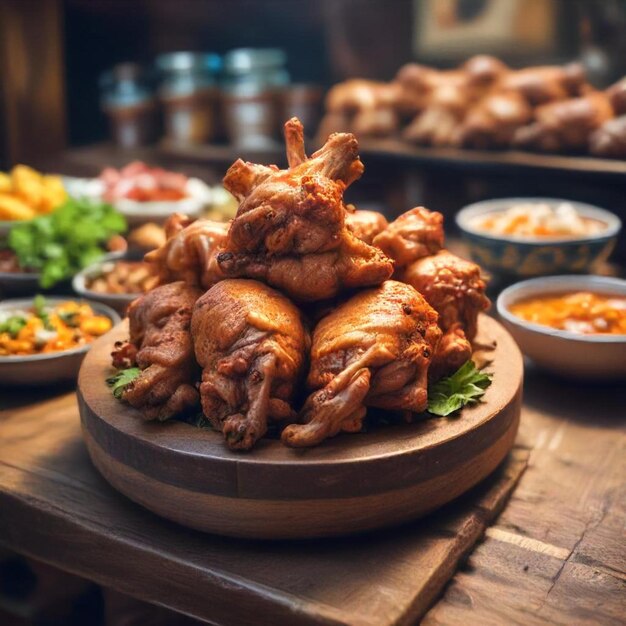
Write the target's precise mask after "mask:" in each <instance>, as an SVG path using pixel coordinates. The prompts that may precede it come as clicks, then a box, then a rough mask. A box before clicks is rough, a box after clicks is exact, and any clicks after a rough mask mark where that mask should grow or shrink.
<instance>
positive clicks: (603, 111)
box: [513, 91, 614, 152]
mask: <svg viewBox="0 0 626 626" xmlns="http://www.w3.org/2000/svg"><path fill="white" fill-rule="evenodd" d="M613 117H614V113H613V107H612V105H611V103H610V101H609V97H608V96H607V95H606V93H604V92H602V91H593V92H591V93H588V94H587V95H585V96H582V97H580V98H571V99H569V100H563V101H561V102H553V103H550V104H545V105H543V106H540V107H538V108H537V109H536V111H535V119H536V121H535V122H534V123H533V124H529V125H528V126H523V127H522V128H519V129H518V130H517V131H516V132H515V135H514V138H513V143H514V144H515V145H516V146H517V147H519V148H526V149H532V150H540V151H544V152H563V151H578V150H584V149H585V148H587V145H588V142H589V137H590V136H591V134H592V133H593V131H595V130H596V129H598V128H600V127H601V126H602V125H603V124H604V123H605V122H606V121H607V120H610V119H612V118H613Z"/></svg>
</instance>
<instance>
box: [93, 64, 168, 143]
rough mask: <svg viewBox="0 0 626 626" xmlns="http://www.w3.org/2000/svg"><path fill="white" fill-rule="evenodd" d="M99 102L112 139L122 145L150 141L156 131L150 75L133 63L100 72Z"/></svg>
mask: <svg viewBox="0 0 626 626" xmlns="http://www.w3.org/2000/svg"><path fill="white" fill-rule="evenodd" d="M99 86H100V93H101V95H100V104H101V107H102V110H103V111H104V113H105V114H106V115H107V117H108V118H109V126H110V129H111V136H112V138H113V141H114V142H115V143H116V144H117V145H119V146H121V147H123V148H136V147H138V146H145V145H147V144H150V143H152V142H153V141H155V140H156V138H157V133H158V107H157V102H156V98H155V97H154V93H153V90H152V85H151V77H150V75H149V74H148V73H147V72H146V71H145V70H144V69H143V68H142V67H141V66H140V65H137V64H136V63H120V64H119V65H116V66H114V67H113V68H112V69H111V70H109V71H107V72H105V73H104V74H102V75H101V76H100V80H99Z"/></svg>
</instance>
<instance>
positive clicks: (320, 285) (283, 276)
mask: <svg viewBox="0 0 626 626" xmlns="http://www.w3.org/2000/svg"><path fill="white" fill-rule="evenodd" d="M348 234H349V235H350V237H347V236H346V237H345V238H344V240H343V241H342V243H341V247H340V248H338V249H336V250H330V251H328V252H320V253H318V254H305V255H302V256H297V255H292V256H279V257H268V256H267V255H266V254H232V253H230V252H221V253H220V254H219V256H218V262H219V264H220V267H221V269H222V270H223V272H224V273H225V274H226V275H229V276H246V277H248V278H254V279H256V280H260V281H263V282H266V283H267V284H268V285H272V286H273V287H276V288H278V289H281V290H282V291H284V292H285V293H287V294H288V295H289V296H291V297H292V298H294V299H296V300H300V301H304V302H315V301H318V300H326V299H328V298H333V297H334V296H336V295H337V294H338V293H339V292H340V291H341V290H342V289H356V288H358V287H363V286H370V285H378V284H380V283H382V282H383V281H384V280H387V278H389V277H390V276H391V274H392V272H393V262H392V261H391V260H390V259H389V258H387V257H386V256H385V255H384V254H383V253H382V252H381V251H380V250H379V249H378V248H375V247H374V246H369V245H367V244H366V243H365V242H364V241H361V240H360V239H357V238H356V237H355V236H354V235H352V234H351V233H348Z"/></svg>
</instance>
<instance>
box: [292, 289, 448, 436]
mask: <svg viewBox="0 0 626 626" xmlns="http://www.w3.org/2000/svg"><path fill="white" fill-rule="evenodd" d="M440 337H441V330H440V329H439V327H438V326H437V313H436V312H435V311H434V310H433V309H432V308H431V307H430V306H429V305H428V303H427V302H426V301H425V300H424V298H423V297H422V296H421V295H420V294H419V293H418V292H417V291H415V289H413V288H412V287H411V286H410V285H406V284H404V283H400V282H397V281H393V280H388V281H386V282H384V283H383V284H382V285H380V286H379V287H376V288H374V289H368V290H365V291H361V292H360V293H358V294H357V295H355V296H353V297H352V298H350V299H349V300H348V301H347V302H345V303H343V304H342V305H340V306H339V307H338V308H336V309H335V310H334V311H333V312H331V313H329V314H328V315H327V316H325V317H324V318H322V319H321V321H320V322H319V323H318V324H317V326H316V328H315V330H314V332H313V342H312V347H311V369H310V372H309V376H308V379H307V386H308V387H309V389H311V390H312V391H313V393H312V394H311V395H310V396H309V398H308V399H307V400H306V402H305V404H304V407H303V408H302V411H301V412H300V415H299V419H298V421H299V422H300V423H298V424H291V425H289V426H287V427H286V428H285V430H283V433H282V436H281V440H282V441H283V443H285V444H286V445H288V446H293V447H303V446H312V445H316V444H318V443H320V442H321V441H322V440H324V439H326V438H327V437H332V436H334V435H336V434H337V433H338V432H340V431H342V430H343V431H348V432H356V431H358V430H360V429H361V424H362V421H363V417H364V416H365V413H366V407H368V406H370V407H379V408H383V409H389V410H394V411H402V412H403V413H404V414H405V415H409V414H411V413H419V412H421V411H424V410H425V409H426V406H427V391H426V386H427V377H428V367H429V365H430V362H431V359H432V357H433V354H434V353H435V350H436V348H437V344H438V342H439V339H440Z"/></svg>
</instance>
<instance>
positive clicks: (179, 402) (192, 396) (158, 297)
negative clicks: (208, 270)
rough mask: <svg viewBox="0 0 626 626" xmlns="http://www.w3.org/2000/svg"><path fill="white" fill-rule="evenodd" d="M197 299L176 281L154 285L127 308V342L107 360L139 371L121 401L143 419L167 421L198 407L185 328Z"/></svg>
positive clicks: (195, 366) (196, 294)
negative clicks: (110, 359)
mask: <svg viewBox="0 0 626 626" xmlns="http://www.w3.org/2000/svg"><path fill="white" fill-rule="evenodd" d="M201 295H202V292H201V291H200V290H198V289H196V288H194V287H190V286H188V285H186V284H185V283H184V282H182V281H179V282H174V283H169V284H167V285H163V286H161V287H156V288H155V289H153V290H152V291H149V292H148V293H146V294H145V295H143V296H141V297H139V298H137V299H136V300H134V301H133V302H132V303H131V305H130V307H129V308H128V317H129V323H130V338H129V340H128V342H127V343H123V344H121V345H117V346H116V349H115V351H114V352H113V354H112V357H113V363H114V364H115V365H117V366H120V365H122V366H126V367H127V366H129V365H131V364H134V363H135V364H136V365H137V366H138V367H139V368H140V369H141V370H142V371H141V374H140V375H139V376H138V377H137V378H136V379H135V380H134V381H133V382H132V383H131V384H130V385H128V386H127V387H126V389H125V390H124V392H123V394H122V399H123V400H125V401H126V402H128V403H129V404H130V405H131V406H133V407H135V408H137V409H140V410H141V412H142V414H143V417H144V418H145V419H146V420H159V421H163V420H167V419H169V418H170V417H173V416H174V415H178V414H181V413H185V412H186V411H188V410H191V409H194V408H195V407H197V406H198V405H199V400H200V398H199V396H198V391H197V390H196V387H195V383H196V381H197V380H198V378H199V376H200V369H199V367H198V364H197V363H196V359H195V357H194V353H193V346H192V341H191V335H190V332H189V327H190V323H191V313H192V310H193V306H194V304H195V302H196V300H197V299H198V298H199V297H200V296H201ZM133 361H134V363H132V362H133Z"/></svg>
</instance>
